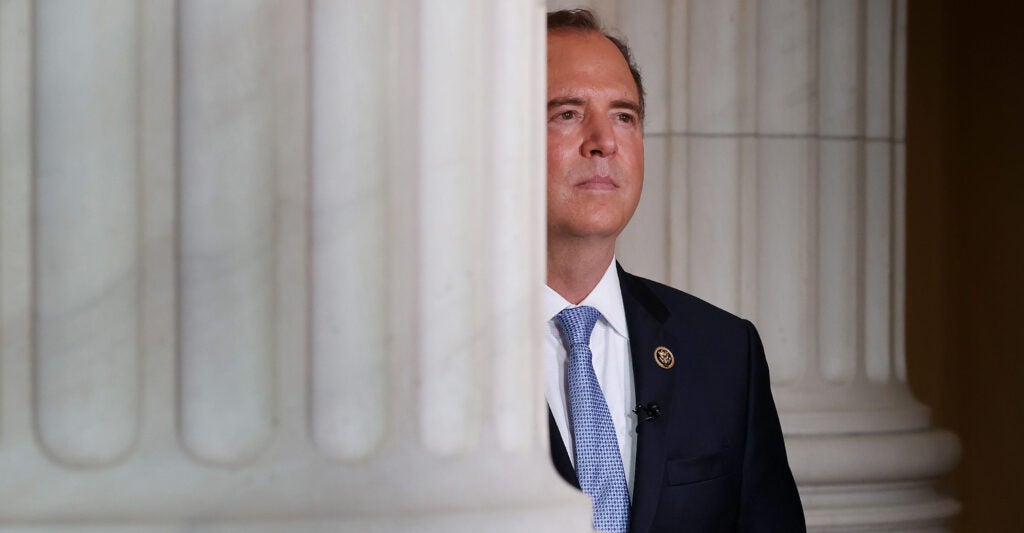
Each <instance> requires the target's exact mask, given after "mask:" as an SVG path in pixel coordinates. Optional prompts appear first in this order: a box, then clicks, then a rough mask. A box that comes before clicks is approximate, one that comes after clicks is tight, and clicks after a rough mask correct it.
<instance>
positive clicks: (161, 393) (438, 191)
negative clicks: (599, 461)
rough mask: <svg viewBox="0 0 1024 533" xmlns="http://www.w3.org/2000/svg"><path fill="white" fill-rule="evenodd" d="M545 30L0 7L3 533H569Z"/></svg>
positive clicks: (440, 13)
mask: <svg viewBox="0 0 1024 533" xmlns="http://www.w3.org/2000/svg"><path fill="white" fill-rule="evenodd" d="M544 64H545V62H544V28H543V6H542V5H541V3H539V2H536V1H529V0H522V1H515V2H499V3H494V5H490V4H489V3H481V2H477V1H475V0H462V1H458V2H454V3H453V2H439V1H433V0H422V1H418V2H407V1H385V2H381V1H377V0H360V1H343V0H313V1H310V2H291V1H287V0H231V1H218V2H206V1H203V0H180V1H173V0H149V1H146V2H136V1H133V0H124V1H81V2H71V3H69V2H31V1H29V0H4V2H3V3H2V4H0V133H2V137H0V140H2V142H0V193H2V194H0V201H2V211H0V294H2V296H3V297H2V298H0V302H2V303H0V306H2V308H0V310H2V319H3V320H2V323H0V335H2V351H0V530H7V529H9V528H15V527H22V526H32V527H37V528H41V529H45V530H54V529H60V530H77V529H78V528H82V529H85V528H90V527H91V528H94V529H102V530H104V531H108V530H120V529H125V530H132V531H149V530H152V531H167V530H180V529H183V528H188V529H190V530H192V529H197V530H214V529H216V530H217V531H224V530H239V531H283V530H287V531H368V530H372V531H405V530H415V531H425V530H430V531H467V532H469V531H474V532H475V531H523V530H536V531H552V532H562V531H586V530H589V524H590V515H589V504H588V502H587V500H586V498H585V497H583V496H582V495H580V494H578V493H577V492H576V491H574V490H572V489H571V488H569V487H568V486H567V485H565V484H564V483H563V482H562V481H561V480H560V479H559V478H558V476H557V475H556V474H555V473H554V471H553V469H552V467H551V465H550V459H549V452H548V446H547V442H548V440H547V433H546V427H547V425H546V417H545V411H544V403H543V402H544V400H543V397H544V395H543V389H542V383H543V380H542V369H541V366H540V365H539V364H538V358H539V352H540V350H539V343H538V341H539V339H540V328H541V326H542V320H540V319H539V300H538V298H539V296H538V291H537V287H539V286H540V285H541V283H542V282H543V265H544V257H543V242H544V224H543V198H544V196H543V194H544V193H543V190H544V188H543V175H544V172H543V161H544V159H543V150H544V141H543V135H544V126H543V101H544V96H543V95H544V83H543V76H544V70H543V69H544Z"/></svg>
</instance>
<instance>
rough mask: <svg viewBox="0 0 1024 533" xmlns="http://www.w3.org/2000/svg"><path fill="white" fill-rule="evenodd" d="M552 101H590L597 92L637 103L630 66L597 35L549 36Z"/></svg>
mask: <svg viewBox="0 0 1024 533" xmlns="http://www.w3.org/2000/svg"><path fill="white" fill-rule="evenodd" d="M547 63H548V96H549V98H555V97H559V98H583V99H585V98H587V97H588V96H593V94H594V93H595V92H596V91H600V92H602V93H611V94H610V95H609V96H610V97H611V98H614V99H618V100H633V101H636V100H638V95H637V88H636V83H635V81H634V80H633V76H632V74H631V73H630V71H629V64H628V63H626V59H625V58H624V57H623V56H622V53H621V52H620V51H619V49H618V48H617V47H616V46H615V44H614V43H612V41H611V40H610V39H608V38H607V37H605V36H604V35H602V34H600V33H598V32H583V31H575V30H573V31H552V32H548V61H547Z"/></svg>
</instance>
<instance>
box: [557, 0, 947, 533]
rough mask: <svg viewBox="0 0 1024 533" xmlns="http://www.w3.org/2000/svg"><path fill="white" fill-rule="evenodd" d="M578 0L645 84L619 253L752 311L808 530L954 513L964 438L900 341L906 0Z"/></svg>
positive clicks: (928, 521)
mask: <svg viewBox="0 0 1024 533" xmlns="http://www.w3.org/2000/svg"><path fill="white" fill-rule="evenodd" d="M550 4H551V6H552V7H568V6H570V5H575V4H576V3H575V2H562V1H557V2H551V3H550ZM583 4H585V5H589V6H592V7H594V8H596V9H597V10H598V11H599V12H600V14H601V15H602V18H603V19H604V21H605V22H606V23H607V24H608V25H609V26H611V27H614V28H619V29H620V30H621V31H622V33H623V34H624V35H625V36H626V37H627V39H628V40H629V42H630V44H631V45H632V47H633V48H634V51H635V53H636V55H637V58H638V60H639V63H640V67H641V70H642V72H643V75H644V80H645V81H644V83H645V86H646V88H647V102H648V109H649V111H648V118H647V124H646V139H645V143H646V156H647V173H646V182H645V191H644V197H643V199H642V201H641V204H640V207H639V209H638V213H637V215H636V216H635V217H634V220H633V221H632V222H631V223H630V226H629V227H628V228H627V229H626V232H625V233H624V236H623V238H622V239H621V240H620V247H619V250H618V255H619V258H620V260H621V262H622V263H623V265H624V266H625V268H626V269H629V270H633V271H634V272H637V273H640V274H642V275H646V276H648V277H652V278H654V279H657V280H660V281H664V282H667V283H669V284H671V285H674V286H677V287H680V288H683V289H684V290H687V291H689V292H691V293H693V294H695V295H697V296H699V297H702V298H704V299H706V300H708V301H710V302H713V303H715V304H717V305H719V306H721V307H724V308H725V309H727V310H729V311H732V312H734V313H737V314H740V315H742V316H745V317H748V318H750V319H752V320H753V321H754V322H755V324H756V325H757V326H758V328H759V330H760V333H761V335H762V337H763V340H764V343H765V347H766V350H767V352H768V358H769V364H770V367H771V370H772V389H773V392H774V395H775V399H776V402H777V404H778V407H779V410H780V417H781V419H782V425H783V430H784V432H785V434H786V441H787V448H788V451H789V459H790V463H791V465H792V467H793V471H794V474H795V475H796V478H797V481H798V484H799V486H800V491H801V496H802V498H803V502H804V506H805V510H806V514H807V522H808V526H809V528H810V529H811V530H815V531H867V530H870V531H947V530H948V525H949V521H950V519H951V517H953V516H955V514H956V513H957V512H958V509H959V506H958V504H957V503H956V502H955V501H954V500H952V499H950V498H948V497H946V496H943V495H941V494H939V493H938V492H937V491H936V490H935V487H934V479H935V478H937V477H938V476H940V475H942V474H945V473H947V472H948V471H949V470H951V469H952V467H953V466H954V465H955V464H956V462H957V461H958V458H959V444H958V441H957V438H956V436H955V435H953V434H951V433H950V432H948V431H943V430H939V429H934V428H932V427H931V426H930V424H929V412H928V409H927V407H925V406H924V405H922V404H920V403H919V402H918V401H916V400H915V399H914V398H913V397H912V396H911V394H910V391H909V390H908V388H907V384H906V366H905V362H904V353H903V350H904V342H903V323H904V317H903V290H904V279H903V276H904V255H903V254H904V252H903V251H904V243H903V235H904V231H903V221H904V152H905V148H904V146H905V145H904V132H905V127H904V116H905V106H904V101H903V98H904V93H905V80H904V73H905V61H906V47H905V42H906V35H905V33H906V2H905V1H904V0H860V1H838V0H834V1H833V0H822V1H814V0H761V1H755V0H689V1H687V0H659V1H643V2H631V1H627V0H599V1H591V2H583Z"/></svg>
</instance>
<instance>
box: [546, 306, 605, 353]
mask: <svg viewBox="0 0 1024 533" xmlns="http://www.w3.org/2000/svg"><path fill="white" fill-rule="evenodd" d="M600 316H601V312H600V311H598V310H597V309H595V308H593V307H590V306H586V305H581V306H579V307H567V308H565V309H562V311H561V312H559V313H558V314H557V315H555V318H557V319H558V322H559V323H560V324H562V334H563V335H565V338H566V340H567V341H569V346H576V345H580V344H582V345H584V346H590V334H591V333H593V332H594V325H595V324H597V318H598V317H600Z"/></svg>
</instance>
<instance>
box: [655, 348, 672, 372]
mask: <svg viewBox="0 0 1024 533" xmlns="http://www.w3.org/2000/svg"><path fill="white" fill-rule="evenodd" d="M654 362H655V363H658V366H660V367H661V368H664V369H665V370H668V369H670V368H672V367H673V366H675V364H676V358H675V356H674V355H672V351H671V350H669V349H668V348H666V347H664V346H658V347H657V348H655V349H654Z"/></svg>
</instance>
